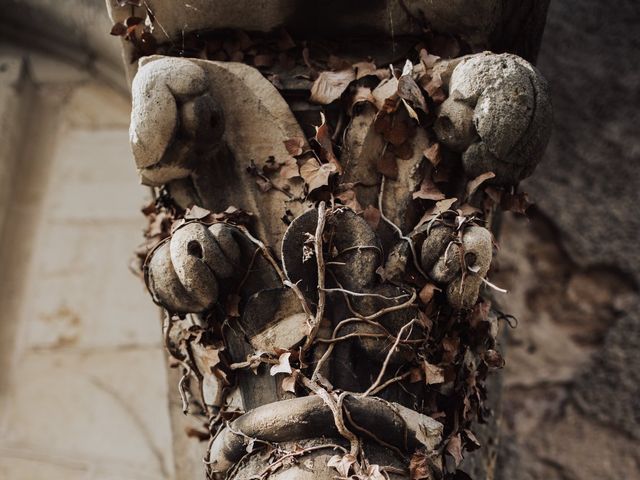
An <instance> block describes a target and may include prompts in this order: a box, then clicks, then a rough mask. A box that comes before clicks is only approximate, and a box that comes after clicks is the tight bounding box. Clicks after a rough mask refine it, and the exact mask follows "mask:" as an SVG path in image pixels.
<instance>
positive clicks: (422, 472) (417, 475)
mask: <svg viewBox="0 0 640 480" xmlns="http://www.w3.org/2000/svg"><path fill="white" fill-rule="evenodd" d="M436 456H439V454H438V453H436V452H429V453H427V452H425V451H424V450H418V451H417V452H415V453H414V454H413V455H412V456H411V460H410V462H409V474H410V477H409V478H410V480H439V479H440V474H441V471H442V468H440V467H438V466H437V465H436V460H435V457H436Z"/></svg>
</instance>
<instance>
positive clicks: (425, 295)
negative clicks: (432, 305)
mask: <svg viewBox="0 0 640 480" xmlns="http://www.w3.org/2000/svg"><path fill="white" fill-rule="evenodd" d="M439 291H440V289H439V288H438V287H436V286H435V285H434V284H433V283H426V284H425V286H424V287H422V290H420V295H419V298H420V301H421V302H422V303H424V304H425V305H426V304H427V303H429V302H430V301H431V299H432V298H433V296H434V295H435V293H436V292H439Z"/></svg>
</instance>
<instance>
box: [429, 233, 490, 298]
mask: <svg viewBox="0 0 640 480" xmlns="http://www.w3.org/2000/svg"><path fill="white" fill-rule="evenodd" d="M492 250H493V245H492V242H491V232H489V230H487V229H486V228H483V227H480V226H478V225H470V226H468V227H466V228H465V229H464V231H463V233H462V235H459V234H457V233H454V230H453V228H450V227H447V226H442V225H441V226H437V227H435V228H433V229H432V230H431V232H430V234H429V235H428V236H427V238H426V239H425V241H424V242H423V244H422V250H421V262H422V267H423V268H424V269H425V270H426V271H427V273H428V274H429V276H430V277H431V278H432V279H433V280H435V281H436V282H438V283H440V284H443V285H446V287H447V298H448V300H449V303H450V304H451V305H452V306H453V307H454V308H457V309H465V308H471V307H472V306H473V305H474V304H475V303H476V301H477V300H478V294H479V292H480V286H481V285H482V280H483V279H484V277H485V276H486V275H487V272H488V271H489V266H490V265H491V258H492V256H493V253H492ZM463 252H464V259H463V258H461V255H462V254H463ZM463 267H464V268H465V269H466V271H464V272H463V271H462V268H463Z"/></svg>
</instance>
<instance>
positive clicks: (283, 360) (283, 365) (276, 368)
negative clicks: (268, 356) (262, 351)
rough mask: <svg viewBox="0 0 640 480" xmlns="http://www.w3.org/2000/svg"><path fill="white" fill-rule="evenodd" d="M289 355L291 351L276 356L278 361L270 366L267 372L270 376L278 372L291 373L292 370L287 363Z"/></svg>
mask: <svg viewBox="0 0 640 480" xmlns="http://www.w3.org/2000/svg"><path fill="white" fill-rule="evenodd" d="M290 356H291V352H284V353H283V354H281V355H280V357H279V358H278V363H277V364H276V365H272V366H271V370H269V373H270V374H271V376H272V377H273V376H275V375H277V374H278V373H288V374H291V373H292V372H293V370H292V369H291V365H290V364H289V357H290Z"/></svg>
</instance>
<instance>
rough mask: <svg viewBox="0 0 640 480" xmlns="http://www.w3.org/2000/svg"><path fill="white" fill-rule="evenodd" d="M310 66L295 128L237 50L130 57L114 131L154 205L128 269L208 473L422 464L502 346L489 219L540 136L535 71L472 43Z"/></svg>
mask: <svg viewBox="0 0 640 480" xmlns="http://www.w3.org/2000/svg"><path fill="white" fill-rule="evenodd" d="M343 63H344V62H343ZM313 77H314V78H310V79H308V80H307V83H306V87H305V88H308V92H310V95H311V102H310V104H315V105H318V104H319V105H321V106H322V107H321V108H322V109H323V114H322V115H319V112H320V110H319V109H320V107H317V106H316V110H314V112H316V113H317V114H316V118H317V123H316V124H315V130H314V131H312V134H311V135H309V134H308V131H309V129H308V127H309V125H301V124H300V123H299V119H300V118H308V117H305V115H307V114H308V112H307V111H305V110H304V108H299V107H296V106H295V105H294V103H292V101H291V100H289V104H288V103H287V101H285V99H284V98H283V96H287V92H288V90H287V87H286V86H285V87H281V88H280V90H278V89H277V88H276V86H274V82H273V78H272V79H271V80H272V81H269V79H267V78H266V77H265V75H263V73H261V72H260V71H259V70H258V69H256V68H254V67H251V66H248V65H246V64H242V63H235V62H223V61H211V60H202V59H186V58H176V57H168V56H150V57H145V58H143V59H142V60H141V61H140V64H139V69H138V72H137V75H136V77H135V79H134V81H133V88H132V91H133V111H132V119H131V130H130V132H131V135H130V136H131V143H132V148H133V152H134V156H135V159H136V163H137V166H138V170H139V173H140V177H141V180H142V182H143V183H144V184H147V185H150V186H153V187H156V188H157V191H158V192H159V193H160V195H159V197H158V199H157V201H156V203H155V205H154V207H153V209H154V215H155V216H158V215H161V214H162V215H164V216H165V218H169V219H170V220H171V221H170V222H168V223H169V224H171V223H172V225H171V226H170V227H169V224H167V225H166V226H165V230H164V232H165V233H164V234H163V236H165V238H164V239H163V240H162V241H161V242H160V243H159V244H157V245H155V246H154V248H153V249H152V250H151V251H150V252H149V253H148V255H147V257H146V261H145V264H144V273H145V279H146V282H147V286H148V288H149V291H150V293H151V295H152V297H153V299H154V301H155V302H156V303H157V304H158V305H160V306H162V307H163V308H164V309H165V310H166V311H167V322H166V325H165V338H166V342H167V347H168V349H169V350H170V352H172V354H173V355H174V357H175V358H176V359H177V361H178V362H179V363H180V365H181V366H182V367H183V369H184V377H183V382H181V392H182V394H183V400H184V407H185V410H187V409H189V408H190V409H191V410H192V411H194V410H195V411H196V412H199V414H201V415H203V416H204V417H206V418H207V419H208V421H209V422H210V430H211V440H210V442H209V446H208V448H207V454H206V456H205V463H206V467H207V472H208V475H209V476H210V477H211V478H230V479H236V480H240V479H249V478H272V479H285V478H287V479H289V478H309V479H330V478H336V477H339V478H360V479H385V478H393V479H401V478H441V477H442V476H443V475H446V474H447V473H451V472H455V471H456V467H457V466H458V464H459V461H460V459H461V456H462V455H463V452H464V451H465V450H467V451H471V450H473V449H474V448H477V443H478V440H477V439H476V438H475V436H474V434H473V433H472V430H473V428H474V427H473V425H474V424H475V422H477V421H478V420H482V419H483V418H484V417H485V416H486V415H487V414H488V411H487V408H486V407H485V405H484V402H485V398H486V390H485V387H484V380H485V378H486V376H487V374H488V371H489V370H491V369H494V368H499V367H500V366H501V362H502V360H501V357H500V354H499V353H498V352H497V347H496V335H497V329H498V323H499V319H500V317H501V314H500V313H499V312H498V311H497V310H496V309H495V308H491V302H490V297H491V291H493V290H495V289H496V288H498V287H495V286H493V285H492V283H491V282H490V281H489V280H488V279H487V276H488V275H490V272H491V270H490V268H491V260H492V256H493V252H494V244H495V239H494V238H493V236H492V233H491V228H492V222H493V221H494V219H495V216H496V215H497V212H498V210H499V209H500V208H501V207H502V208H507V209H516V210H518V209H520V208H522V202H523V201H524V198H523V196H522V195H520V194H518V193H517V191H516V190H515V187H516V186H517V184H518V182H519V181H520V180H522V179H523V178H525V177H526V176H528V175H530V174H531V173H532V172H533V170H534V168H535V166H536V164H537V163H538V162H539V161H540V159H541V157H542V153H543V151H544V147H545V145H546V142H547V140H548V137H549V128H550V127H549V126H550V115H551V109H550V104H549V99H548V93H547V87H546V83H545V82H544V80H543V79H542V78H541V76H540V74H539V73H538V72H537V71H536V70H535V68H533V67H532V66H531V65H529V64H528V63H527V62H526V61H524V60H522V59H521V58H519V57H516V56H515V55H510V54H500V55H498V54H493V53H489V52H484V53H476V54H470V55H464V56H462V57H459V58H453V59H449V60H446V59H442V58H438V57H435V56H433V55H429V54H427V53H426V52H425V51H423V53H422V54H421V57H420V60H419V61H418V62H416V64H415V65H414V64H413V63H412V62H410V61H406V62H405V63H404V64H402V63H401V64H399V65H396V66H393V65H392V66H391V68H382V69H380V68H377V66H376V65H374V64H373V62H372V61H370V60H368V61H366V62H360V63H358V62H353V63H349V62H346V63H345V64H344V65H342V67H340V68H337V67H336V68H334V70H326V71H315V72H314V74H313ZM296 81H297V80H296ZM276 83H277V82H276ZM336 85H337V86H336ZM341 85H342V86H341ZM289 93H291V91H289ZM290 105H291V106H290ZM305 105H306V104H305ZM312 113H313V112H312ZM305 130H306V131H305ZM154 218H155V217H154ZM191 379H194V380H196V382H191V384H192V388H191V389H190V394H189V392H188V391H187V390H188V389H187V388H186V385H187V384H188V383H189V382H190V380H191ZM195 384H197V385H198V389H196V388H195V386H194V385H195ZM197 390H199V391H197ZM416 472H417V473H416ZM418 475H422V476H418Z"/></svg>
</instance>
